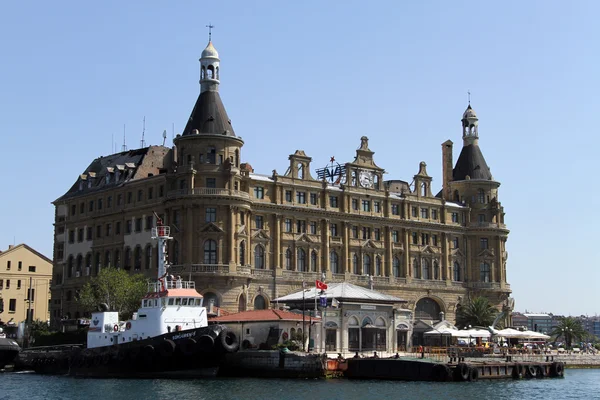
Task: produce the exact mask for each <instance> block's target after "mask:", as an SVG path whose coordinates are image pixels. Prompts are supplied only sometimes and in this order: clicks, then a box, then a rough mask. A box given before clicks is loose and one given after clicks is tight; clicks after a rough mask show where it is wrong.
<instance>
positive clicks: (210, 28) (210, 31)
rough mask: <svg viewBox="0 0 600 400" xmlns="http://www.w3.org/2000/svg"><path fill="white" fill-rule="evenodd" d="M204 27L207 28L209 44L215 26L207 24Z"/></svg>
mask: <svg viewBox="0 0 600 400" xmlns="http://www.w3.org/2000/svg"><path fill="white" fill-rule="evenodd" d="M206 27H207V28H208V41H209V42H210V41H211V40H212V28H214V27H215V26H214V25H213V24H211V23H210V22H209V23H208V25H206Z"/></svg>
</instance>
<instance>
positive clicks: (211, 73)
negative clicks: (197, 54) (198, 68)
mask: <svg viewBox="0 0 600 400" xmlns="http://www.w3.org/2000/svg"><path fill="white" fill-rule="evenodd" d="M206 75H207V78H208V79H213V78H214V76H215V68H214V67H213V66H212V65H209V66H208V68H207V70H206Z"/></svg>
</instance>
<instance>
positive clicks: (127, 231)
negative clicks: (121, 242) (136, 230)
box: [125, 219, 133, 235]
mask: <svg viewBox="0 0 600 400" xmlns="http://www.w3.org/2000/svg"><path fill="white" fill-rule="evenodd" d="M132 227H133V223H132V222H131V220H130V219H128V220H127V221H126V222H125V234H126V235H129V234H130V233H131V228H132Z"/></svg>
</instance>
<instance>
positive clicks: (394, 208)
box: [392, 204, 400, 215]
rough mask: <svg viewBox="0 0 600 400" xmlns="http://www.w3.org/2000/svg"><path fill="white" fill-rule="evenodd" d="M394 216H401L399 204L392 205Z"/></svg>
mask: <svg viewBox="0 0 600 400" xmlns="http://www.w3.org/2000/svg"><path fill="white" fill-rule="evenodd" d="M392 215H400V207H398V204H392Z"/></svg>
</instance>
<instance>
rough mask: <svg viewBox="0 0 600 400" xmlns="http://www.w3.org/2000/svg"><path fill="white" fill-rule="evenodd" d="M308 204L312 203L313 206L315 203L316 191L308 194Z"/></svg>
mask: <svg viewBox="0 0 600 400" xmlns="http://www.w3.org/2000/svg"><path fill="white" fill-rule="evenodd" d="M310 204H312V205H313V206H316V205H317V194H316V193H311V194H310Z"/></svg>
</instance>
